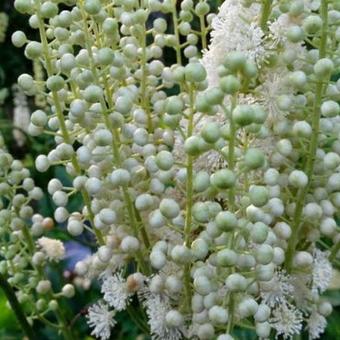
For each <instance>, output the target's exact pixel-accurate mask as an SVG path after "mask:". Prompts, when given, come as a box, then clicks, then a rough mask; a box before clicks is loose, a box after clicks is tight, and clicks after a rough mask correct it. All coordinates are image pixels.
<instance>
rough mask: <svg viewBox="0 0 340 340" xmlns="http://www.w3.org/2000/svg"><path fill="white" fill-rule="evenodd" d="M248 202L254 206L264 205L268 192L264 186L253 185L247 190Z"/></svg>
mask: <svg viewBox="0 0 340 340" xmlns="http://www.w3.org/2000/svg"><path fill="white" fill-rule="evenodd" d="M249 198H250V202H251V203H252V204H253V205H255V206H256V207H262V206H264V205H265V204H266V203H267V202H268V199H269V193H268V190H267V188H266V187H263V186H260V185H253V186H251V188H250V190H249Z"/></svg>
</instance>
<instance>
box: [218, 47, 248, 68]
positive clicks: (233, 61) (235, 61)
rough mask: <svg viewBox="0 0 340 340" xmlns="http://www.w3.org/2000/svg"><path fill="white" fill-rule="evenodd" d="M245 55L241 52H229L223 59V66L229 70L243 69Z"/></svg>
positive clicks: (245, 59)
mask: <svg viewBox="0 0 340 340" xmlns="http://www.w3.org/2000/svg"><path fill="white" fill-rule="evenodd" d="M246 62H247V57H246V56H245V54H244V53H243V52H237V51H235V52H230V53H228V55H227V56H226V57H225V59H224V62H223V64H224V66H225V67H227V68H228V69H229V70H231V71H233V72H235V71H240V70H243V68H244V66H245V65H246Z"/></svg>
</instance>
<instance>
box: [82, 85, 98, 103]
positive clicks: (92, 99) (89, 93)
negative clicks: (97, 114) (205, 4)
mask: <svg viewBox="0 0 340 340" xmlns="http://www.w3.org/2000/svg"><path fill="white" fill-rule="evenodd" d="M84 98H85V100H86V101H87V102H89V103H97V102H99V101H100V100H101V99H102V98H103V90H102V89H101V88H100V87H99V86H97V85H89V86H88V87H87V88H86V89H85V90H84Z"/></svg>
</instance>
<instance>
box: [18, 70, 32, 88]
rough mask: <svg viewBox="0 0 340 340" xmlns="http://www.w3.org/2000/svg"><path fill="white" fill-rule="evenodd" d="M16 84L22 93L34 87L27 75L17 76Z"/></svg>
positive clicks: (30, 77)
mask: <svg viewBox="0 0 340 340" xmlns="http://www.w3.org/2000/svg"><path fill="white" fill-rule="evenodd" d="M18 84H19V86H20V87H21V88H22V89H23V90H24V91H29V90H31V89H32V88H33V87H34V80H33V77H32V76H31V75H29V74H27V73H24V74H22V75H20V76H19V78H18Z"/></svg>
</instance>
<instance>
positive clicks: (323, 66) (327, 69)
mask: <svg viewBox="0 0 340 340" xmlns="http://www.w3.org/2000/svg"><path fill="white" fill-rule="evenodd" d="M333 70H334V64H333V62H332V60H330V59H328V58H323V59H320V60H318V61H317V62H316V64H315V65H314V73H315V75H316V76H317V77H318V78H320V79H325V78H329V77H330V76H331V74H332V72H333Z"/></svg>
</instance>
